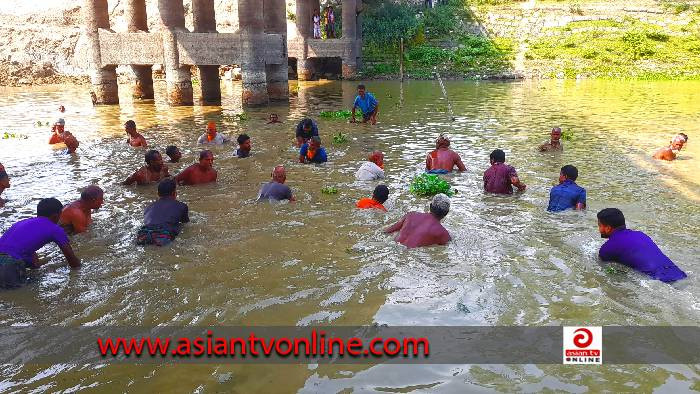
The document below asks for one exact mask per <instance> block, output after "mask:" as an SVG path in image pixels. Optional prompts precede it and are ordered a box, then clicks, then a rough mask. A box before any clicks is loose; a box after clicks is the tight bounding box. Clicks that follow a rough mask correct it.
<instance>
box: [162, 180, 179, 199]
mask: <svg viewBox="0 0 700 394" xmlns="http://www.w3.org/2000/svg"><path fill="white" fill-rule="evenodd" d="M176 189H177V184H176V183H175V180H173V179H172V178H166V179H163V180H162V181H160V183H158V197H161V198H162V197H172V198H175V197H177V192H176Z"/></svg>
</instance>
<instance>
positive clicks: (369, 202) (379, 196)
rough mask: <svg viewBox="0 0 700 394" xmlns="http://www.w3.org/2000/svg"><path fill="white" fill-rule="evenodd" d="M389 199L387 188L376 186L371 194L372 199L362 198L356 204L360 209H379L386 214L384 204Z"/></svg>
mask: <svg viewBox="0 0 700 394" xmlns="http://www.w3.org/2000/svg"><path fill="white" fill-rule="evenodd" d="M388 199H389V188H388V187H386V185H377V187H375V188H374V192H373V193H372V198H363V199H361V200H360V201H358V202H357V204H356V206H357V207H358V208H360V209H379V210H382V211H384V212H386V208H384V205H383V204H384V203H385V202H386V200H388Z"/></svg>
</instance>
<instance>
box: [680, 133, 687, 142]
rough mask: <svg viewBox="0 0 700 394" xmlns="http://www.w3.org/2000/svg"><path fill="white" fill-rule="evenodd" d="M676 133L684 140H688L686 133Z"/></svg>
mask: <svg viewBox="0 0 700 394" xmlns="http://www.w3.org/2000/svg"><path fill="white" fill-rule="evenodd" d="M678 135H682V136H683V138H685V142H688V134H686V133H678Z"/></svg>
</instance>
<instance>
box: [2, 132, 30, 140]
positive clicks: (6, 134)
mask: <svg viewBox="0 0 700 394" xmlns="http://www.w3.org/2000/svg"><path fill="white" fill-rule="evenodd" d="M10 138H17V139H22V140H26V139H27V138H29V137H27V136H26V135H24V134H15V133H8V132H5V133H3V135H2V139H4V140H9V139H10Z"/></svg>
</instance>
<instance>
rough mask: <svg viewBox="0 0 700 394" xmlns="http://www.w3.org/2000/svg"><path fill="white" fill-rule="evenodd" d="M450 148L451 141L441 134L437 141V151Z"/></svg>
mask: <svg viewBox="0 0 700 394" xmlns="http://www.w3.org/2000/svg"><path fill="white" fill-rule="evenodd" d="M449 147H450V139H449V138H447V137H446V136H444V135H443V134H440V136H439V137H437V139H436V140H435V149H440V148H445V149H447V148H449Z"/></svg>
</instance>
